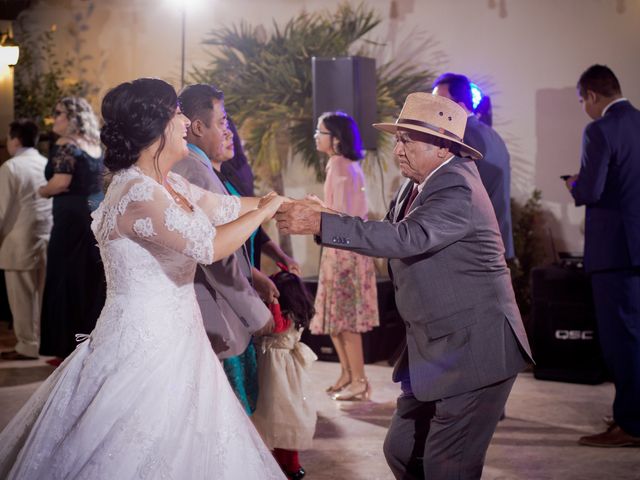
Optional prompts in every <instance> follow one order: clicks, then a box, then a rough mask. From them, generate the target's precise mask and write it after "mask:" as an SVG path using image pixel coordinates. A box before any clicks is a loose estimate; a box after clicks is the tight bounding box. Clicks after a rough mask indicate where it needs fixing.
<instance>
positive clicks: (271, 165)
mask: <svg viewBox="0 0 640 480" xmlns="http://www.w3.org/2000/svg"><path fill="white" fill-rule="evenodd" d="M380 21H381V20H380V17H379V16H378V15H377V13H376V12H375V11H374V10H372V9H370V8H368V7H366V6H364V5H363V4H360V5H359V6H356V7H352V6H350V5H349V4H346V3H345V4H342V5H339V6H338V7H337V8H336V9H335V10H334V11H321V12H316V13H308V12H304V11H303V12H301V13H300V14H298V15H297V16H295V17H293V18H292V19H291V20H289V21H288V22H286V24H285V25H284V26H280V25H278V24H277V23H276V22H274V24H273V29H272V32H271V34H270V35H267V33H266V31H265V29H264V28H263V27H262V26H258V27H254V26H251V25H249V24H247V23H245V22H242V23H240V24H239V25H232V26H231V27H221V28H219V29H215V30H213V31H211V32H210V33H209V35H208V37H207V38H206V39H205V40H204V42H203V43H204V44H205V45H209V46H213V47H215V49H214V51H213V52H212V53H211V60H210V63H209V65H207V66H206V67H205V68H194V70H193V72H192V73H191V77H192V78H191V79H192V80H194V81H196V82H203V83H214V84H216V85H217V86H218V87H219V88H221V89H222V90H223V91H224V92H225V107H226V108H227V110H228V111H229V112H230V114H231V115H232V117H233V118H234V120H235V122H236V123H237V124H238V125H240V126H241V130H242V131H243V133H244V140H245V142H246V149H247V151H248V153H249V156H250V158H251V160H252V165H253V167H254V169H256V170H257V171H258V172H259V173H260V174H261V176H262V177H263V178H265V180H267V182H268V183H269V185H270V186H271V187H272V188H273V189H274V190H276V191H277V192H280V193H283V187H284V185H283V176H282V172H283V170H284V169H285V168H286V167H287V162H288V161H289V159H291V158H293V157H294V156H296V158H300V159H301V160H302V161H303V162H304V163H305V164H306V165H307V166H310V167H312V168H313V169H314V170H315V172H316V175H317V179H318V180H322V178H323V175H324V166H323V163H322V161H321V159H320V157H319V155H318V153H317V152H316V149H315V143H314V141H313V134H312V132H313V129H314V127H315V125H314V124H313V106H312V72H311V58H312V57H314V56H317V57H337V56H346V55H366V54H367V53H368V51H369V50H371V49H374V48H375V49H377V50H378V51H380V50H381V49H384V45H381V44H379V43H376V42H374V41H372V40H370V39H368V38H367V35H369V34H370V33H371V32H372V30H374V28H375V27H376V26H377V25H379V23H380ZM432 79H433V72H432V71H431V70H429V69H426V68H422V67H419V66H416V65H414V64H410V63H407V62H404V63H403V62H397V61H391V62H387V63H384V64H382V65H379V66H378V68H377V109H378V111H377V113H378V118H379V119H380V120H381V121H386V120H388V119H390V118H392V117H394V116H395V115H396V114H397V113H398V110H399V109H400V107H401V106H402V102H403V101H404V98H405V97H406V95H407V93H409V92H412V91H417V90H421V89H423V88H425V86H427V85H428V84H430V82H431V80H432ZM381 141H383V137H382V136H381V137H379V143H380V142H381ZM282 246H283V248H285V249H287V248H289V244H288V240H286V239H283V245H282Z"/></svg>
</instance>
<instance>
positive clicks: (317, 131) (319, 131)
mask: <svg viewBox="0 0 640 480" xmlns="http://www.w3.org/2000/svg"><path fill="white" fill-rule="evenodd" d="M316 135H331V132H325V131H324V130H318V129H317V128H316Z"/></svg>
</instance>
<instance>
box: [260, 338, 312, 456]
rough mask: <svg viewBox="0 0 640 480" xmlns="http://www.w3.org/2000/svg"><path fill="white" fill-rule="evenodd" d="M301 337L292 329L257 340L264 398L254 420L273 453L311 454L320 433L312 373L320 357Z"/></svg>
mask: <svg viewBox="0 0 640 480" xmlns="http://www.w3.org/2000/svg"><path fill="white" fill-rule="evenodd" d="M301 335H302V331H301V330H300V331H298V330H296V328H295V327H294V326H293V325H291V326H290V327H289V329H288V330H287V331H286V332H282V333H275V334H271V335H264V336H262V337H257V338H256V339H255V342H256V353H257V356H258V385H259V386H260V394H259V395H258V403H257V405H256V411H255V412H253V415H252V417H251V419H252V420H253V423H254V424H255V426H256V428H257V429H258V431H259V432H260V435H262V438H263V440H264V441H265V443H266V444H267V446H268V447H269V448H271V449H273V448H284V449H287V450H308V449H309V448H311V444H312V441H313V434H314V433H315V430H316V412H317V411H316V408H315V405H314V402H313V400H312V395H310V392H311V380H310V378H309V374H308V369H309V367H310V366H311V364H312V363H313V362H314V361H315V360H316V359H317V358H318V357H316V355H315V353H313V351H312V350H311V349H310V348H309V347H308V346H307V345H305V344H304V343H302V342H301V341H300V336H301Z"/></svg>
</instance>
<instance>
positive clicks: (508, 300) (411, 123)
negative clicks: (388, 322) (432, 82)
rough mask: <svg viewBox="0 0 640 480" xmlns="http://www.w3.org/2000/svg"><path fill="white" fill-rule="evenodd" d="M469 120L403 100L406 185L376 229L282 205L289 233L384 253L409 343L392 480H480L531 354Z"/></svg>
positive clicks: (437, 104) (388, 126) (282, 223)
mask: <svg viewBox="0 0 640 480" xmlns="http://www.w3.org/2000/svg"><path fill="white" fill-rule="evenodd" d="M466 121H467V114H466V112H465V111H464V109H462V108H461V107H460V106H459V105H457V104H455V103H454V102H452V101H451V100H449V99H447V98H444V97H438V96H435V95H431V94H428V93H413V94H410V95H409V96H408V97H407V99H406V102H405V104H404V107H403V109H402V112H401V113H400V117H399V118H398V119H397V120H396V122H395V123H380V124H375V125H374V126H375V127H376V128H378V129H379V130H382V131H384V132H388V133H392V134H395V137H396V146H395V149H394V155H395V156H396V157H397V160H398V162H399V165H400V170H401V171H402V174H403V175H404V176H405V177H407V178H408V180H407V182H406V183H405V184H404V185H403V186H402V187H401V189H400V191H399V193H398V194H397V196H396V198H395V199H394V200H393V202H392V203H391V207H390V210H389V212H388V214H387V216H386V218H385V219H384V220H382V221H363V220H361V219H359V218H353V217H349V216H344V215H341V214H339V213H336V212H332V211H330V210H328V209H326V208H323V207H322V206H321V205H320V204H319V203H317V202H314V201H312V200H302V201H296V202H291V203H288V204H286V205H284V206H283V207H282V208H281V210H280V212H279V213H278V214H277V220H278V227H279V228H280V229H281V230H282V231H283V232H285V233H301V234H315V235H318V236H319V238H320V241H321V243H322V244H323V245H325V246H327V247H334V248H342V249H349V250H353V251H355V252H358V253H360V254H363V255H371V256H380V257H387V258H388V259H389V272H390V274H391V277H392V280H393V284H394V288H395V291H396V294H395V295H396V304H397V307H398V311H399V313H400V315H401V316H402V318H403V320H404V322H405V325H406V331H407V346H406V348H405V351H404V352H403V354H402V355H401V357H400V360H399V361H398V363H397V364H396V367H395V369H394V372H393V379H394V381H396V382H400V383H401V389H402V393H401V395H400V397H399V398H398V402H397V408H396V411H395V413H394V415H393V418H392V420H391V426H390V428H389V431H388V433H387V438H386V440H385V445H384V453H385V456H386V458H387V462H388V463H389V466H390V468H391V470H392V471H393V474H394V475H395V477H396V478H398V479H423V478H429V479H450V478H464V479H468V478H480V476H481V474H482V467H483V464H484V457H485V454H486V450H487V448H488V446H489V442H490V441H491V437H492V436H493V433H494V431H495V428H496V425H497V423H498V420H499V418H500V415H501V414H502V411H503V409H504V406H505V403H506V400H507V397H508V396H509V393H510V391H511V387H512V385H513V383H514V381H515V377H516V375H517V373H518V372H519V371H521V370H522V369H523V368H524V367H525V365H526V363H527V362H528V361H531V353H530V349H529V344H528V341H527V337H526V334H525V331H524V327H523V325H522V319H521V317H520V312H519V311H518V307H517V305H516V302H515V296H514V293H513V289H512V287H511V280H510V275H509V270H508V269H507V266H506V263H505V258H504V245H503V243H502V239H501V236H500V230H499V228H498V223H497V221H496V216H495V213H494V210H493V207H492V205H491V202H490V200H489V197H488V195H487V192H486V190H485V188H484V187H483V185H482V182H481V179H480V175H479V174H478V169H477V167H476V165H475V162H474V159H479V158H482V155H481V154H480V153H479V152H478V151H476V150H474V149H473V148H471V147H469V146H468V145H466V144H465V143H464V142H463V140H462V138H463V137H464V130H465V125H466Z"/></svg>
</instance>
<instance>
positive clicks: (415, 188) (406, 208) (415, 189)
mask: <svg viewBox="0 0 640 480" xmlns="http://www.w3.org/2000/svg"><path fill="white" fill-rule="evenodd" d="M417 196H418V185H417V184H414V185H413V189H412V190H411V193H410V194H409V198H407V201H406V202H404V205H403V207H402V212H401V213H400V216H399V217H398V219H403V218H404V217H405V215H406V214H407V213H409V209H410V208H411V204H412V203H413V201H414V200H415V199H416V197H417Z"/></svg>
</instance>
